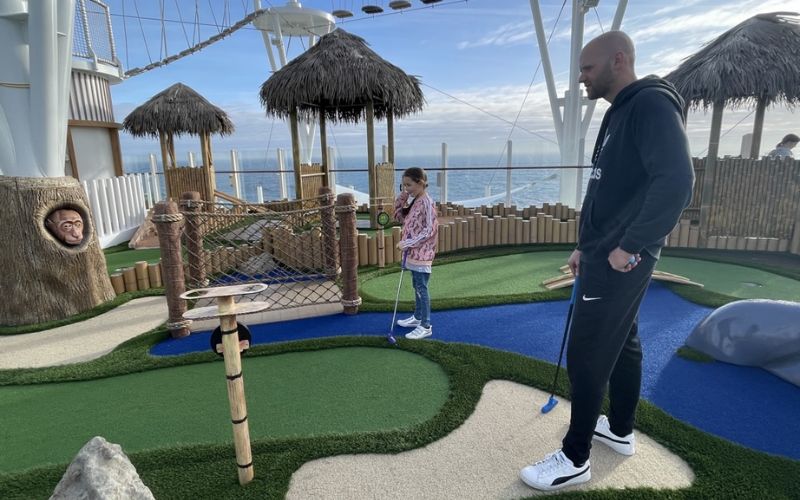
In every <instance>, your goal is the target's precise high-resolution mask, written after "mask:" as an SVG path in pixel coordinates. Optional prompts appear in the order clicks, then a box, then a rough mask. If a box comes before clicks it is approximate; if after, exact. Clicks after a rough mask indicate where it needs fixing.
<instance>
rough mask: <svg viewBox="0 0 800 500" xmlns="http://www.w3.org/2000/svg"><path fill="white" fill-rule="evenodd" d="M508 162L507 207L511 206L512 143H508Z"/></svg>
mask: <svg viewBox="0 0 800 500" xmlns="http://www.w3.org/2000/svg"><path fill="white" fill-rule="evenodd" d="M506 154H507V158H508V160H507V162H506V206H507V207H510V206H511V141H510V140H509V141H508V146H507V151H506Z"/></svg>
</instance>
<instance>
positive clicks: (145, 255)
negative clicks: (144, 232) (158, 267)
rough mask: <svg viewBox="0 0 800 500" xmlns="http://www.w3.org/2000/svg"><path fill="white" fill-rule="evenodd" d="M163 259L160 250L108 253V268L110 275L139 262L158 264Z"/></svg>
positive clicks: (149, 249)
mask: <svg viewBox="0 0 800 500" xmlns="http://www.w3.org/2000/svg"><path fill="white" fill-rule="evenodd" d="M159 259H161V250H160V249H158V248H147V249H142V250H116V251H113V252H110V253H109V252H106V268H107V269H108V272H109V273H113V272H114V271H116V270H117V269H123V268H125V267H131V266H133V265H134V264H136V263H137V262H139V261H142V260H144V261H147V263H148V264H152V263H154V262H158V261H159Z"/></svg>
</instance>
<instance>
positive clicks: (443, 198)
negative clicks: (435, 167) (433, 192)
mask: <svg viewBox="0 0 800 500" xmlns="http://www.w3.org/2000/svg"><path fill="white" fill-rule="evenodd" d="M441 175H442V182H441V186H440V191H439V200H440V202H441V203H442V204H445V203H447V143H446V142H443V143H442V172H441Z"/></svg>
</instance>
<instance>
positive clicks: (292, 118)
mask: <svg viewBox="0 0 800 500" xmlns="http://www.w3.org/2000/svg"><path fill="white" fill-rule="evenodd" d="M289 129H290V131H291V133H292V161H293V163H294V192H295V198H296V199H298V200H302V199H303V198H304V196H303V178H302V177H301V175H302V172H301V171H300V135H299V134H298V132H297V110H296V109H292V112H291V113H290V114H289Z"/></svg>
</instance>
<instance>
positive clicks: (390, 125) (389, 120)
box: [386, 109, 394, 167]
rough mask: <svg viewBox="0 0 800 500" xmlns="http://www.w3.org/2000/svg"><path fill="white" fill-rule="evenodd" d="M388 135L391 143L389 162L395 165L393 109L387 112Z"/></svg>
mask: <svg viewBox="0 0 800 500" xmlns="http://www.w3.org/2000/svg"><path fill="white" fill-rule="evenodd" d="M386 135H387V136H388V137H387V142H388V143H389V163H391V164H392V167H394V113H392V110H391V109H390V110H388V111H387V112H386Z"/></svg>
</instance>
